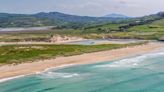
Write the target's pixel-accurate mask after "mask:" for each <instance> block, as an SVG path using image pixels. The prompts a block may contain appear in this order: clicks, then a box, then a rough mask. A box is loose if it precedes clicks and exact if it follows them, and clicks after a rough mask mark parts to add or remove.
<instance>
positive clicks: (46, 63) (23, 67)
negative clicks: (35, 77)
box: [0, 43, 164, 79]
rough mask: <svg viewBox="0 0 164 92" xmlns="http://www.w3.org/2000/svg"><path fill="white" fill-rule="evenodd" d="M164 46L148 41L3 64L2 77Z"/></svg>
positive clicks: (89, 61)
mask: <svg viewBox="0 0 164 92" xmlns="http://www.w3.org/2000/svg"><path fill="white" fill-rule="evenodd" d="M162 47H164V44H163V43H148V44H145V45H140V46H131V47H126V48H121V49H115V50H108V51H101V52H94V53H86V54H82V55H75V56H69V57H58V58H56V59H49V60H43V61H36V62H32V63H23V64H18V65H3V66H0V79H3V78H9V77H14V76H20V75H27V74H34V73H37V72H41V71H44V70H45V69H47V68H52V67H54V68H55V67H59V66H63V65H69V64H73V65H77V64H90V63H98V62H104V61H111V60H116V59H121V58H125V57H128V56H134V55H141V54H144V53H149V52H152V51H155V50H159V49H160V48H162Z"/></svg>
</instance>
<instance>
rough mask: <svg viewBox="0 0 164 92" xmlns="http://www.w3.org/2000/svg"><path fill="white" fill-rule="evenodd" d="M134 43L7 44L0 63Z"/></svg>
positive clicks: (46, 57) (47, 57)
mask: <svg viewBox="0 0 164 92" xmlns="http://www.w3.org/2000/svg"><path fill="white" fill-rule="evenodd" d="M139 44H144V43H133V44H122V45H121V44H106V45H91V46H85V45H7V46H0V64H13V63H15V64H17V63H23V62H27V61H34V60H40V59H41V60H42V59H49V58H55V57H59V56H71V55H78V54H83V53H90V52H97V51H103V50H111V49H117V48H122V47H126V46H134V45H139Z"/></svg>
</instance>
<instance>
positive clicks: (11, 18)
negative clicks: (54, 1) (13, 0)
mask: <svg viewBox="0 0 164 92" xmlns="http://www.w3.org/2000/svg"><path fill="white" fill-rule="evenodd" d="M119 20H122V18H106V17H89V16H76V15H70V14H64V13H59V12H49V13H44V12H40V13H37V14H8V13H0V27H34V26H35V27H36V26H59V27H62V28H63V27H66V28H67V27H70V28H78V27H81V26H84V25H88V24H100V23H109V22H114V21H119Z"/></svg>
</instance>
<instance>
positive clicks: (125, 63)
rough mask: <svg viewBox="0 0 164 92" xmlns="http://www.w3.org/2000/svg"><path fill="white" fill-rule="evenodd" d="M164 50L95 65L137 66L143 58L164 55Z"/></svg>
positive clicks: (112, 66)
mask: <svg viewBox="0 0 164 92" xmlns="http://www.w3.org/2000/svg"><path fill="white" fill-rule="evenodd" d="M163 55H164V52H156V53H154V52H153V53H149V54H144V55H141V56H137V57H133V58H127V59H122V60H119V61H116V62H113V63H110V64H105V65H96V66H95V67H99V68H101V67H111V68H117V67H136V66H138V65H139V64H140V62H142V61H143V60H145V59H147V58H153V57H157V56H163Z"/></svg>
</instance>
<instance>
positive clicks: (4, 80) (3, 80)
mask: <svg viewBox="0 0 164 92" xmlns="http://www.w3.org/2000/svg"><path fill="white" fill-rule="evenodd" d="M24 76H26V75H19V76H15V77H9V78H4V79H0V83H2V82H6V81H9V80H13V79H17V78H21V77H24Z"/></svg>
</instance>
